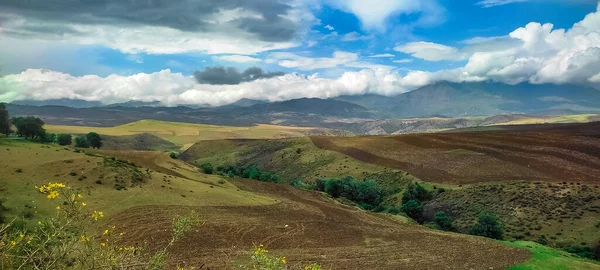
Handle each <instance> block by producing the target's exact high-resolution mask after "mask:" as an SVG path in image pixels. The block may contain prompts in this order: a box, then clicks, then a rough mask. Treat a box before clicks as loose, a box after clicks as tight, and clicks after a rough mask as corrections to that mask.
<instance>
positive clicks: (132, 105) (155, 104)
mask: <svg viewBox="0 0 600 270" xmlns="http://www.w3.org/2000/svg"><path fill="white" fill-rule="evenodd" d="M160 106H161V103H160V101H150V102H144V101H135V100H130V101H127V102H122V103H113V104H110V105H106V106H104V107H105V108H117V107H124V108H139V107H160Z"/></svg>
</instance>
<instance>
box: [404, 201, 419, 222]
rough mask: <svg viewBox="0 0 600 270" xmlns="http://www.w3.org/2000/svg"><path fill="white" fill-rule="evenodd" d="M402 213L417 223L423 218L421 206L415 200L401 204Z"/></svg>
mask: <svg viewBox="0 0 600 270" xmlns="http://www.w3.org/2000/svg"><path fill="white" fill-rule="evenodd" d="M402 211H403V212H404V213H406V215H407V216H409V217H411V218H412V219H414V220H417V221H419V220H421V217H422V216H423V206H422V205H421V203H420V202H419V201H416V200H410V201H408V202H406V203H405V204H403V205H402Z"/></svg>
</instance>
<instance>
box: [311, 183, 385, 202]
mask: <svg viewBox="0 0 600 270" xmlns="http://www.w3.org/2000/svg"><path fill="white" fill-rule="evenodd" d="M321 181H322V182H319V181H317V189H318V190H320V189H321V188H322V191H324V192H326V193H327V194H329V195H331V197H334V198H346V199H348V200H350V201H353V202H356V203H358V204H359V205H361V206H362V207H363V208H365V209H367V210H371V209H374V208H376V207H377V206H379V205H380V204H381V202H382V201H383V197H384V196H385V192H384V190H383V188H382V187H381V186H379V184H377V182H375V181H373V180H368V179H367V180H364V181H359V180H356V179H354V178H352V177H349V176H348V177H345V178H343V179H337V178H329V179H322V180H321Z"/></svg>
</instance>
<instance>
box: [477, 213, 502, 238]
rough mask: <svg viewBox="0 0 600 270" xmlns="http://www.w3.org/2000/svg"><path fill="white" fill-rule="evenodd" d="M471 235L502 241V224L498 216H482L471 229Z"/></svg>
mask: <svg viewBox="0 0 600 270" xmlns="http://www.w3.org/2000/svg"><path fill="white" fill-rule="evenodd" d="M469 234H472V235H478V236H483V237H487V238H492V239H498V240H501V239H502V236H503V232H502V224H501V223H500V220H499V219H498V217H496V216H493V215H480V216H479V219H478V220H477V224H475V226H473V227H472V228H471V230H470V231H469Z"/></svg>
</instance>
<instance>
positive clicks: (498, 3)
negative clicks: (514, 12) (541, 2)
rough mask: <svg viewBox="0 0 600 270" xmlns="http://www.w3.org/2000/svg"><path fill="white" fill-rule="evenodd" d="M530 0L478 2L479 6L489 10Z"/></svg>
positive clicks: (489, 0) (485, 0)
mask: <svg viewBox="0 0 600 270" xmlns="http://www.w3.org/2000/svg"><path fill="white" fill-rule="evenodd" d="M527 1H529V0H483V1H480V2H477V5H479V6H482V7H484V8H489V7H495V6H502V5H507V4H511V3H520V2H527Z"/></svg>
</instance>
